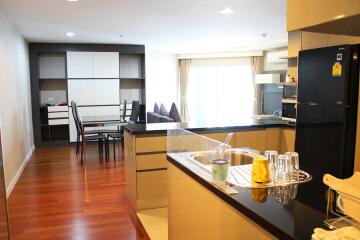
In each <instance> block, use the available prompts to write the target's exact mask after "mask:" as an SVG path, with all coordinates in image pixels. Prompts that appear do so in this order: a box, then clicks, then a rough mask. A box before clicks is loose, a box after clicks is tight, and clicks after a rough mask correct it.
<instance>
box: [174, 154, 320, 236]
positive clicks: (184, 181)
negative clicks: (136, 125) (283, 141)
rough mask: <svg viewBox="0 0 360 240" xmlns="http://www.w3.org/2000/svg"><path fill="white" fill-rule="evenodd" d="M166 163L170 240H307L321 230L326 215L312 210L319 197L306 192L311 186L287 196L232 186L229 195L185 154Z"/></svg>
mask: <svg viewBox="0 0 360 240" xmlns="http://www.w3.org/2000/svg"><path fill="white" fill-rule="evenodd" d="M167 160H168V163H169V164H168V184H169V206H168V211H169V214H168V216H169V218H168V224H169V235H168V236H169V239H171V240H177V239H179V240H180V239H214V240H217V239H219V240H220V239H227V240H232V239H234V240H235V239H257V240H258V239H299V240H302V239H306V240H308V239H311V234H312V233H313V229H314V228H316V227H325V226H324V224H323V221H324V219H325V214H324V213H323V212H322V211H320V210H319V209H316V208H314V206H313V205H312V204H311V202H312V201H313V202H318V200H319V195H320V194H321V192H322V191H311V192H310V193H309V192H308V191H309V186H310V188H316V187H317V186H316V182H312V181H311V182H308V183H304V184H300V185H298V186H297V188H296V187H295V188H293V189H292V192H291V191H290V192H288V191H287V190H286V189H285V191H283V190H284V188H282V189H280V190H282V191H280V192H279V191H278V190H279V189H276V188H270V189H246V188H239V187H236V186H232V188H233V189H234V190H236V191H237V192H238V193H235V194H232V195H230V194H227V193H225V192H224V191H222V190H220V189H219V188H218V187H216V186H215V185H213V184H212V183H211V172H210V171H207V170H206V169H205V168H202V167H201V166H199V164H196V163H195V162H194V161H192V160H191V159H189V157H188V153H169V154H168V156H167ZM314 184H315V185H314ZM289 189H290V188H289ZM294 189H295V191H294ZM274 193H275V194H274ZM279 193H280V194H279ZM289 193H290V196H289V195H288V194H289ZM296 193H297V194H296ZM304 198H305V199H306V201H303V200H304ZM321 204H323V206H326V202H325V201H323V202H322V203H321Z"/></svg>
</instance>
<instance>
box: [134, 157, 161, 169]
mask: <svg viewBox="0 0 360 240" xmlns="http://www.w3.org/2000/svg"><path fill="white" fill-rule="evenodd" d="M159 168H166V154H165V153H164V154H151V155H138V156H136V169H137V170H148V169H159Z"/></svg>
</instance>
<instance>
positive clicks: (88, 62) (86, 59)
mask: <svg viewBox="0 0 360 240" xmlns="http://www.w3.org/2000/svg"><path fill="white" fill-rule="evenodd" d="M67 76H68V78H93V77H94V53H93V52H67Z"/></svg>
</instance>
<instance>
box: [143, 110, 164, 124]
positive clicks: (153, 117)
mask: <svg viewBox="0 0 360 240" xmlns="http://www.w3.org/2000/svg"><path fill="white" fill-rule="evenodd" d="M146 115H147V122H148V123H159V122H160V118H161V117H162V116H161V115H160V114H158V113H154V112H147V114H146Z"/></svg>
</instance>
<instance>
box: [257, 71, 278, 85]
mask: <svg viewBox="0 0 360 240" xmlns="http://www.w3.org/2000/svg"><path fill="white" fill-rule="evenodd" d="M278 83H280V74H278V73H264V74H256V75H255V84H278Z"/></svg>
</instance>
